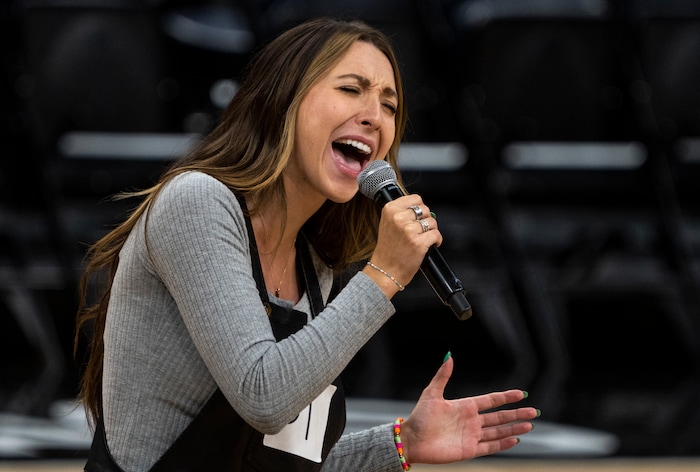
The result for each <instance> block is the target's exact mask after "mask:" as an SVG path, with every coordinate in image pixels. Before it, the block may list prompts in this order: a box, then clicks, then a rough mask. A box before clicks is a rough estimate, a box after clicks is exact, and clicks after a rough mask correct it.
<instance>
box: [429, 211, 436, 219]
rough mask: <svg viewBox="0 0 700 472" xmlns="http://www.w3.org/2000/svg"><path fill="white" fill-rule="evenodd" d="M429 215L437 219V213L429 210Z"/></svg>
mask: <svg viewBox="0 0 700 472" xmlns="http://www.w3.org/2000/svg"><path fill="white" fill-rule="evenodd" d="M430 216H432V217H433V218H434V219H437V215H436V214H435V212H432V211H431V212H430Z"/></svg>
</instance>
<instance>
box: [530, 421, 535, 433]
mask: <svg viewBox="0 0 700 472" xmlns="http://www.w3.org/2000/svg"><path fill="white" fill-rule="evenodd" d="M530 424H531V425H532V429H535V423H533V422H530ZM532 429H531V430H530V431H532Z"/></svg>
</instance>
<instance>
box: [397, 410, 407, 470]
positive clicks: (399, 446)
mask: <svg viewBox="0 0 700 472" xmlns="http://www.w3.org/2000/svg"><path fill="white" fill-rule="evenodd" d="M401 423H403V418H396V421H394V442H395V443H396V450H397V451H398V453H399V460H400V461H401V467H402V468H403V470H408V469H410V468H411V464H409V463H408V462H406V458H405V457H404V455H403V443H402V442H401Z"/></svg>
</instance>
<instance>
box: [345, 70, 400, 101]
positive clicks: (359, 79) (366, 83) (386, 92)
mask: <svg viewBox="0 0 700 472" xmlns="http://www.w3.org/2000/svg"><path fill="white" fill-rule="evenodd" d="M338 78H339V79H355V80H357V82H359V84H360V85H361V86H363V87H364V88H369V87H370V86H371V85H372V83H371V82H370V80H369V79H368V78H367V77H364V76H362V75H358V74H343V75H341V76H339V77H338ZM382 94H383V95H388V96H390V97H393V98H398V96H399V94H398V93H396V90H394V89H393V88H391V87H384V89H383V90H382Z"/></svg>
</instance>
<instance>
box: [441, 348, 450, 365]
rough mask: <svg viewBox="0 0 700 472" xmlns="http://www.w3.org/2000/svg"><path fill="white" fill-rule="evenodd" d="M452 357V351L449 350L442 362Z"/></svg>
mask: <svg viewBox="0 0 700 472" xmlns="http://www.w3.org/2000/svg"><path fill="white" fill-rule="evenodd" d="M450 357H452V352H450V351H447V354H445V358H444V359H443V360H442V363H443V364H444V363H445V362H447V359H449V358H450Z"/></svg>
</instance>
